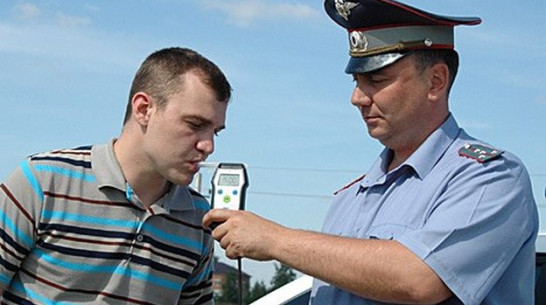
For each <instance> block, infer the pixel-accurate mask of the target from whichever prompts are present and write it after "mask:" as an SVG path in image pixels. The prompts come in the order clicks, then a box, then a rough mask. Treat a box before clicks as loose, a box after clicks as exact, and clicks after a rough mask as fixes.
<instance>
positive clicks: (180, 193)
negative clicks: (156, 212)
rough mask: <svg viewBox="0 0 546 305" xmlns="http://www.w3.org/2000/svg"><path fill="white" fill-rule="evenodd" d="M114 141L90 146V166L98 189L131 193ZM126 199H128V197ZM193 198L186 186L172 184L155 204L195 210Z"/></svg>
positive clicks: (170, 207)
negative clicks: (116, 153) (107, 188)
mask: <svg viewBox="0 0 546 305" xmlns="http://www.w3.org/2000/svg"><path fill="white" fill-rule="evenodd" d="M115 141H116V139H112V140H110V142H108V143H107V144H98V145H93V147H92V148H91V166H92V169H93V173H94V174H95V176H96V177H97V183H98V187H99V189H100V188H103V187H112V188H115V189H118V190H120V191H122V192H124V193H126V194H128V193H131V187H130V186H129V185H128V183H127V182H126V181H125V176H124V175H123V171H122V170H121V166H120V164H119V162H118V159H117V158H116V155H115V153H114V142H115ZM131 197H132V196H131ZM135 197H136V196H135ZM128 200H130V199H129V198H128ZM195 200H196V199H195V197H194V196H192V195H191V193H190V191H189V188H188V187H187V186H181V185H172V186H171V188H170V190H169V192H168V193H167V194H165V196H163V197H161V198H160V199H159V200H158V201H157V202H156V204H158V205H160V206H162V207H163V208H165V209H166V210H176V211H185V210H195V209H197V208H198V207H197V206H196V204H197V203H196V202H194V201H195Z"/></svg>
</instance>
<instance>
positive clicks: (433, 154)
mask: <svg viewBox="0 0 546 305" xmlns="http://www.w3.org/2000/svg"><path fill="white" fill-rule="evenodd" d="M459 132H460V128H459V125H458V124H457V122H456V121H455V118H454V117H453V115H451V114H450V115H449V116H448V118H447V119H446V121H445V122H444V123H443V124H442V125H441V126H440V127H439V128H438V129H436V130H435V131H434V132H433V133H432V134H431V135H430V136H429V137H428V138H427V139H426V140H425V142H423V144H421V146H419V148H418V149H417V150H416V151H415V152H414V153H413V154H412V155H411V156H410V157H409V158H408V159H407V160H406V161H405V162H404V163H402V164H401V165H400V166H398V167H397V168H395V169H393V170H392V171H391V172H390V173H387V168H388V164H389V162H390V161H391V159H392V150H391V149H389V148H385V149H383V151H382V152H381V154H380V155H379V158H378V159H377V160H376V161H375V163H374V164H373V165H372V167H371V168H370V170H369V171H368V173H367V175H366V177H365V179H364V180H362V183H361V186H362V187H364V188H367V187H370V186H371V185H374V184H377V183H384V182H385V181H386V180H387V179H388V177H389V175H395V174H396V173H397V172H399V170H401V169H402V168H407V167H410V168H412V169H413V170H414V171H415V173H416V174H417V176H418V177H419V178H421V179H423V178H424V177H426V175H427V174H428V173H430V171H431V170H432V168H433V167H434V165H435V164H436V163H437V162H438V160H439V159H440V158H441V157H442V155H443V154H444V153H445V152H446V150H447V149H448V148H449V146H450V145H451V144H452V143H453V141H454V140H455V139H456V138H457V136H458V134H459Z"/></svg>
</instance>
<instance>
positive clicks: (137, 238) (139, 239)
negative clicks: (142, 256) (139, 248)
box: [136, 234, 144, 242]
mask: <svg viewBox="0 0 546 305" xmlns="http://www.w3.org/2000/svg"><path fill="white" fill-rule="evenodd" d="M136 240H137V241H138V242H141V241H143V240H144V236H142V235H141V234H138V235H137V237H136Z"/></svg>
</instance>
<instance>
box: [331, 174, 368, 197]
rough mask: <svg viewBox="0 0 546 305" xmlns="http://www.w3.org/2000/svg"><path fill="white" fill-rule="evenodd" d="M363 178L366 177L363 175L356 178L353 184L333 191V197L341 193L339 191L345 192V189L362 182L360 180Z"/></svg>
mask: <svg viewBox="0 0 546 305" xmlns="http://www.w3.org/2000/svg"><path fill="white" fill-rule="evenodd" d="M365 176H366V175H365V174H364V175H362V176H360V177H358V178H357V179H355V180H354V181H353V182H351V183H349V184H347V185H346V186H344V187H342V188H341V189H339V190H337V191H335V192H334V195H337V193H339V192H341V191H343V190H346V189H348V188H350V187H351V186H352V185H353V184H355V183H357V182H360V181H362V179H364V177H365Z"/></svg>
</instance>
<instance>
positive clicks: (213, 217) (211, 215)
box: [203, 209, 230, 228]
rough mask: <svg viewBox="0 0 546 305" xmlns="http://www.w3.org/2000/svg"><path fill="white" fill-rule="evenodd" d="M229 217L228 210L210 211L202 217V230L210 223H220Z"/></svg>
mask: <svg viewBox="0 0 546 305" xmlns="http://www.w3.org/2000/svg"><path fill="white" fill-rule="evenodd" d="M229 216H230V211H229V210H224V209H212V210H210V211H208V212H207V214H205V216H204V217H203V228H208V227H210V225H211V224H212V223H215V222H216V223H221V222H224V221H226V220H227V219H228V218H229Z"/></svg>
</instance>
